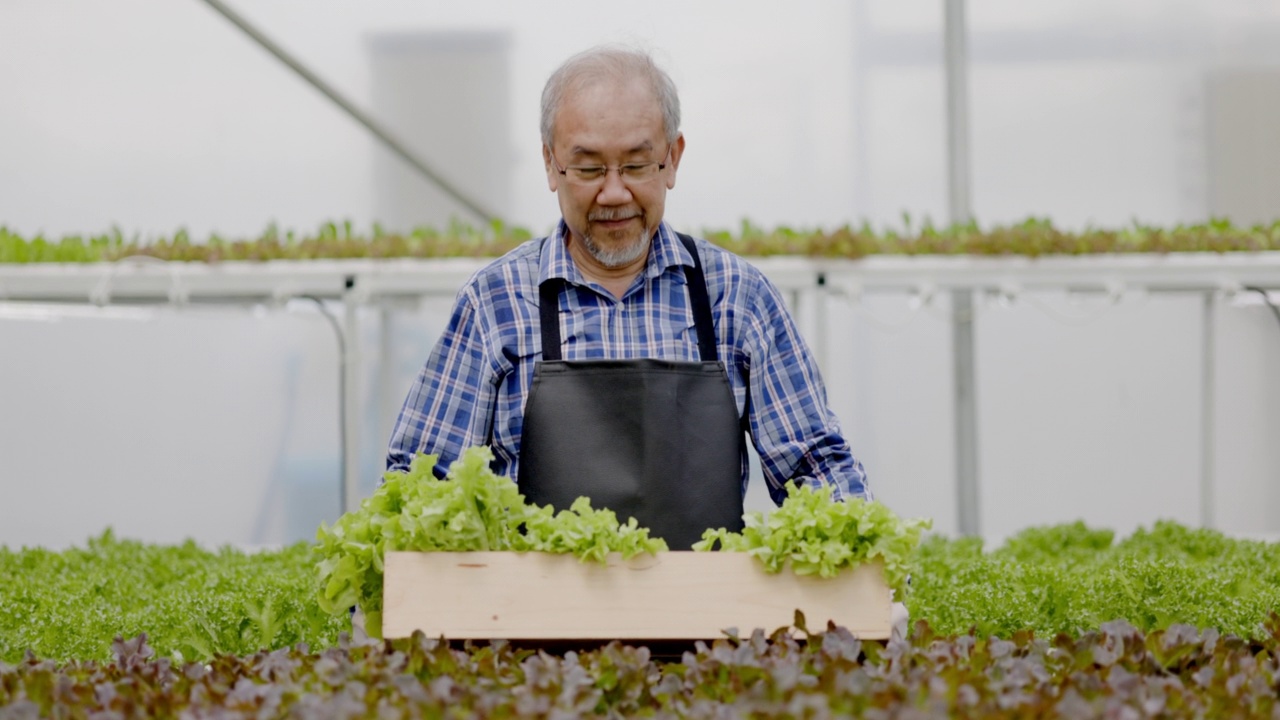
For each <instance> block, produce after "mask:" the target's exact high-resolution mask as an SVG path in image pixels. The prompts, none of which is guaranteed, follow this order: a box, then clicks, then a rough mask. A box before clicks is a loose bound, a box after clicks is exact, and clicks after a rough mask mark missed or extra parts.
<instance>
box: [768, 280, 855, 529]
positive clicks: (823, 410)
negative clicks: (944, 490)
mask: <svg viewBox="0 0 1280 720" xmlns="http://www.w3.org/2000/svg"><path fill="white" fill-rule="evenodd" d="M759 283H760V285H759V288H758V292H757V293H755V295H756V302H755V303H753V305H754V312H753V316H754V317H753V318H752V326H753V327H752V332H751V333H750V334H751V336H752V338H751V341H750V346H751V347H750V351H749V353H748V354H749V363H750V366H749V368H748V370H747V377H748V381H747V382H748V391H749V402H748V421H749V423H750V430H751V437H752V441H753V442H754V444H755V448H756V452H757V453H758V454H759V455H760V466H761V470H762V471H763V473H764V478H765V482H766V483H767V484H768V487H769V495H770V497H772V498H773V501H774V502H775V503H778V504H779V505H781V504H782V501H783V500H784V499H786V497H787V490H786V483H787V482H788V481H794V482H804V483H807V484H809V485H812V486H815V487H821V486H823V485H827V486H831V487H833V488H834V489H835V490H834V496H835V497H836V499H839V500H843V499H845V498H852V497H861V498H865V499H868V500H870V499H871V497H872V496H871V490H870V487H869V486H868V484H867V474H866V471H865V470H864V469H863V467H862V463H860V462H859V461H858V460H857V459H856V458H855V457H854V456H853V453H852V452H851V451H850V449H849V444H848V442H847V441H846V440H845V438H844V435H843V433H842V431H841V429H840V423H839V421H838V420H837V419H836V417H835V414H834V413H832V412H831V410H830V408H829V407H828V406H827V391H826V386H825V385H824V384H823V382H822V377H821V375H820V373H819V371H818V366H817V363H816V362H815V360H814V358H813V354H812V353H811V352H810V350H809V347H808V345H806V344H805V342H804V339H803V338H802V337H801V336H800V333H799V330H798V329H797V328H796V325H795V320H794V319H792V317H791V314H790V313H789V312H788V311H787V309H786V306H785V305H784V304H783V301H782V296H781V294H780V293H779V292H778V289H777V288H776V287H774V285H773V283H771V282H769V280H768V279H767V278H765V277H764V276H762V275H761V276H759Z"/></svg>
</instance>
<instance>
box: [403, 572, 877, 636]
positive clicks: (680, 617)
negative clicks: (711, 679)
mask: <svg viewBox="0 0 1280 720" xmlns="http://www.w3.org/2000/svg"><path fill="white" fill-rule="evenodd" d="M889 605H890V602H889V590H888V587H887V586H886V585H885V583H884V576H883V573H882V571H881V568H880V566H879V565H868V566H864V567H860V568H857V569H855V570H853V571H846V572H843V573H841V574H840V575H839V576H838V577H835V578H816V577H798V576H796V575H794V574H792V573H790V572H783V573H779V574H776V575H771V574H769V573H767V572H765V571H764V569H763V568H762V567H761V566H760V564H759V562H758V561H757V560H755V559H754V558H752V557H750V556H748V555H746V554H745V553H729V552H724V553H698V552H689V551H672V552H665V553H662V554H661V555H659V556H656V557H655V556H641V557H637V558H633V559H631V560H629V561H623V560H621V559H620V558H617V557H614V558H611V559H610V561H609V563H608V564H607V565H600V564H597V563H590V562H589V563H583V562H580V561H579V560H578V559H577V558H575V557H572V556H569V555H552V554H547V553H527V554H519V553H508V552H469V553H443V552H441V553H416V552H396V553H387V556H386V575H385V583H384V595H383V635H384V636H385V637H388V638H393V637H407V636H409V635H411V634H413V631H414V630H422V631H423V632H424V633H426V634H427V635H428V636H432V637H435V636H444V637H447V638H449V639H451V640H466V639H493V638H506V639H529V640H554V639H566V640H574V639H615V638H616V639H634V640H665V639H672V640H675V639H713V638H716V637H720V636H721V635H722V631H724V630H726V629H729V628H736V629H737V630H738V631H739V632H740V633H742V634H749V633H750V632H751V631H752V630H753V629H755V628H762V629H764V630H765V631H766V632H772V631H773V630H776V629H777V628H780V627H785V626H789V625H791V624H792V622H793V620H794V617H795V611H796V609H797V608H799V609H801V610H802V611H803V612H804V614H805V619H806V623H807V625H808V626H809V628H810V629H811V630H820V629H823V628H825V627H826V624H827V621H828V620H832V621H834V622H835V623H836V624H838V625H842V626H844V627H846V628H848V629H849V630H850V632H852V633H854V634H855V635H857V636H859V637H863V638H868V639H884V638H887V637H889V629H890V626H889Z"/></svg>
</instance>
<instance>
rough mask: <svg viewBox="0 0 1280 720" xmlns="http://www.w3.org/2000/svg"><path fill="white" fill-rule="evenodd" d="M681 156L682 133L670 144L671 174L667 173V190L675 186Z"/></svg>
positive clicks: (682, 148)
mask: <svg viewBox="0 0 1280 720" xmlns="http://www.w3.org/2000/svg"><path fill="white" fill-rule="evenodd" d="M682 155H684V133H680V134H679V135H676V141H675V142H673V143H671V172H669V173H667V189H668V190H670V189H672V188H674V187H675V186H676V170H678V169H679V168H680V157H681V156H682Z"/></svg>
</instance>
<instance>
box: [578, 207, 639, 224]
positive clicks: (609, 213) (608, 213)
mask: <svg viewBox="0 0 1280 720" xmlns="http://www.w3.org/2000/svg"><path fill="white" fill-rule="evenodd" d="M633 217H640V213H638V212H635V211H633V210H600V211H597V212H594V213H591V214H590V215H588V216H587V220H590V221H591V222H609V221H613V220H630V219H631V218H633Z"/></svg>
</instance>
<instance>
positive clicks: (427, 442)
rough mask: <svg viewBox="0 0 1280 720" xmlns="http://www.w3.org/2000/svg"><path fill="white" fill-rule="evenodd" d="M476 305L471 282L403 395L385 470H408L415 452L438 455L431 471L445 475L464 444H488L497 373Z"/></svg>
mask: <svg viewBox="0 0 1280 720" xmlns="http://www.w3.org/2000/svg"><path fill="white" fill-rule="evenodd" d="M478 308H479V303H478V302H477V298H476V291H475V287H474V285H469V286H468V287H466V288H464V289H463V290H462V291H461V292H460V293H459V294H458V300H457V302H455V304H454V308H453V312H452V314H451V315H450V317H449V324H448V325H447V326H446V327H445V330H444V332H443V334H441V336H440V340H439V341H438V342H437V343H436V345H435V347H434V348H433V349H432V350H431V354H430V355H429V356H428V357H427V362H426V364H425V365H424V366H423V368H422V371H421V372H419V373H418V377H417V379H416V380H415V381H414V383H413V386H412V387H411V388H410V389H409V394H408V396H407V397H406V398H405V401H404V407H403V408H401V410H400V416H399V418H397V419H396V424H395V429H394V430H393V431H392V433H391V442H390V445H389V447H388V449H387V470H388V471H401V472H403V471H407V470H408V469H409V465H410V463H412V461H413V459H414V457H416V456H417V455H418V454H427V455H436V456H437V460H436V465H435V468H434V470H433V472H434V474H435V476H436V477H440V478H443V477H444V476H445V473H446V472H447V471H448V468H449V465H450V464H452V463H453V462H454V461H455V460H457V459H458V457H459V456H460V455H461V454H462V451H463V450H464V449H466V448H468V447H471V446H474V445H486V444H488V442H489V435H490V429H491V427H492V425H493V407H494V400H495V398H496V377H497V373H496V371H495V368H494V364H493V363H492V362H491V361H490V359H489V358H490V357H491V355H490V353H488V352H487V350H486V348H487V346H488V342H487V333H486V331H485V325H486V323H485V321H484V317H483V315H482V314H481V313H480V312H478Z"/></svg>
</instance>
